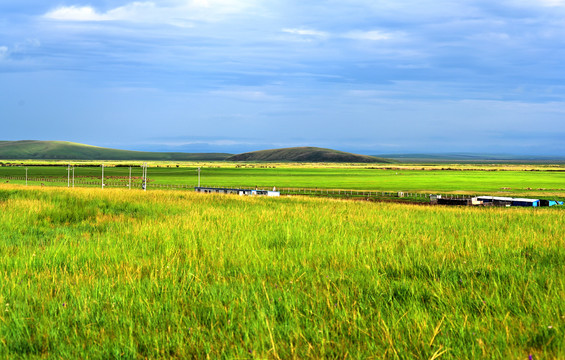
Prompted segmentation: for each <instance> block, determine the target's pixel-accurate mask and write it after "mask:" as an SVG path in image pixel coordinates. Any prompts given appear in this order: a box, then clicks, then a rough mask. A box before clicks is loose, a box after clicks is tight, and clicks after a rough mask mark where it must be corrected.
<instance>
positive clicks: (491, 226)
mask: <svg viewBox="0 0 565 360" xmlns="http://www.w3.org/2000/svg"><path fill="white" fill-rule="evenodd" d="M564 223H565V211H563V209H558V208H543V209H519V208H518V209H516V208H509V209H506V208H503V209H497V208H445V207H431V206H414V205H401V204H375V203H367V202H352V201H340V200H328V199H310V198H300V197H293V198H287V197H283V198H278V199H273V198H249V197H238V196H222V195H204V194H196V193H191V192H177V191H152V192H141V191H125V190H117V189H113V190H112V189H106V190H104V191H102V190H98V189H57V188H37V187H36V188H31V187H30V188H25V187H22V186H13V185H0V234H1V236H2V237H1V240H0V254H1V255H0V256H1V261H0V309H1V311H0V357H2V358H18V357H21V358H28V357H38V358H39V357H45V358H130V359H134V358H183V359H184V358H206V357H209V358H229V359H233V358H262V359H268V358H274V359H278V358H280V359H290V358H297V359H304V358H357V359H368V358H378V359H380V358H385V359H412V358H414V359H420V358H421V359H430V358H440V359H474V358H485V359H502V358H511V359H527V358H528V356H529V355H530V354H531V355H533V357H534V358H539V359H558V358H563V357H565V341H564V338H565V336H564V335H565V334H564V329H565V328H564V327H565V280H564V279H565V249H564V246H563V245H564V227H563V224H564Z"/></svg>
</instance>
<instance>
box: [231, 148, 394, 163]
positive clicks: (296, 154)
mask: <svg viewBox="0 0 565 360" xmlns="http://www.w3.org/2000/svg"><path fill="white" fill-rule="evenodd" d="M226 161H279V162H348V163H388V162H390V161H389V160H386V159H383V158H378V157H374V156H367V155H357V154H351V153H347V152H343V151H337V150H331V149H322V148H317V147H295V148H285V149H273V150H261V151H253V152H248V153H243V154H238V155H233V156H230V157H228V158H227V159H226Z"/></svg>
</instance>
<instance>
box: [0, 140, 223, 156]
mask: <svg viewBox="0 0 565 360" xmlns="http://www.w3.org/2000/svg"><path fill="white" fill-rule="evenodd" d="M230 155H231V154H222V153H204V154H190V153H161V152H145V151H129V150H116V149H109V148H102V147H97V146H91V145H84V144H77V143H72V142H67V141H35V140H22V141H0V159H9V160H146V161H213V160H225V159H226V158H227V157H228V156H230Z"/></svg>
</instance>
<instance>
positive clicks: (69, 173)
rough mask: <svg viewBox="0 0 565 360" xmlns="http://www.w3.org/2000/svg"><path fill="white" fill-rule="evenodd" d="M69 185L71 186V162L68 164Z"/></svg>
mask: <svg viewBox="0 0 565 360" xmlns="http://www.w3.org/2000/svg"><path fill="white" fill-rule="evenodd" d="M67 187H68V188H70V187H71V164H69V165H67Z"/></svg>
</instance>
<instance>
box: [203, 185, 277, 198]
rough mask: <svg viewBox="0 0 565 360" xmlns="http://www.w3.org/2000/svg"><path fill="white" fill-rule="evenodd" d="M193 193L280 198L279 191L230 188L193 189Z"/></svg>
mask: <svg viewBox="0 0 565 360" xmlns="http://www.w3.org/2000/svg"><path fill="white" fill-rule="evenodd" d="M194 191H196V192H201V193H210V194H234V195H242V196H243V195H248V196H254V195H255V196H281V193H280V191H271V190H258V189H255V190H254V189H231V188H212V187H199V186H197V187H195V188H194Z"/></svg>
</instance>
